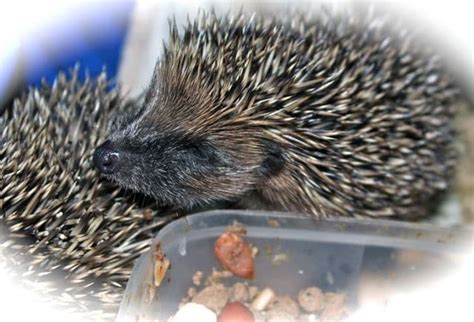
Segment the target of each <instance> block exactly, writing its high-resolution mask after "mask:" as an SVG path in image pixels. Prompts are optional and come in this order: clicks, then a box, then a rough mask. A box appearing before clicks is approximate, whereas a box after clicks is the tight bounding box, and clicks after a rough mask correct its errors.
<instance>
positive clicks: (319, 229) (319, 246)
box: [118, 210, 472, 321]
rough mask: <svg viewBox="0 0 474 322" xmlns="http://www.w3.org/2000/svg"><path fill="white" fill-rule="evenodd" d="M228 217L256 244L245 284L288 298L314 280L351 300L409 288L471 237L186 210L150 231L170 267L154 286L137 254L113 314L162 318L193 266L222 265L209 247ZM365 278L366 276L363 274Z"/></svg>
mask: <svg viewBox="0 0 474 322" xmlns="http://www.w3.org/2000/svg"><path fill="white" fill-rule="evenodd" d="M234 222H238V223H241V224H244V225H245V226H246V228H247V235H246V237H245V239H246V240H247V241H249V242H250V243H252V244H253V245H255V246H256V247H257V248H258V249H259V254H258V255H257V256H256V258H255V279H254V280H253V281H250V284H252V285H256V286H259V287H266V286H271V287H272V288H273V289H274V290H275V291H276V292H277V293H278V294H289V295H290V296H296V294H297V293H298V291H299V290H300V289H303V288H305V287H309V286H313V285H316V286H318V287H320V288H321V289H322V290H323V291H343V292H345V293H347V295H348V301H349V303H350V304H351V305H354V306H355V305H357V304H358V303H360V302H361V301H362V300H363V299H362V298H361V297H362V296H365V295H364V292H365V291H364V288H365V289H367V285H366V284H364V283H366V282H365V281H367V280H369V281H379V280H383V281H384V283H385V282H387V283H388V282H390V283H392V284H393V285H396V286H397V287H399V288H400V287H404V286H403V285H405V284H407V285H408V284H409V285H410V286H411V287H413V285H414V284H413V283H412V281H413V280H416V279H418V280H420V276H423V279H429V278H430V276H432V277H433V276H438V275H439V274H444V273H446V272H447V271H449V269H451V268H455V266H456V262H457V259H458V258H459V255H462V254H463V252H465V250H466V248H467V247H468V245H470V242H471V238H472V231H470V230H453V229H446V228H437V227H434V226H431V225H426V224H414V223H402V222H395V221H385V220H360V219H351V218H336V219H324V220H314V219H312V218H308V217H303V216H296V215H291V214H285V213H277V212H255V211H234V210H222V211H219V210H217V211H210V212H203V213H198V214H193V215H189V216H187V217H184V218H181V219H179V220H177V221H174V222H172V223H170V224H169V225H167V226H166V227H165V228H164V229H162V230H161V231H160V232H159V233H158V235H157V236H156V238H155V240H154V245H156V244H157V243H158V242H159V243H160V246H161V250H162V252H163V253H164V254H165V255H166V256H167V258H168V259H169V260H170V262H171V267H170V269H169V270H168V272H167V274H166V277H165V279H164V281H163V282H162V285H161V286H160V287H159V288H157V289H156V290H155V291H154V292H153V290H154V288H153V281H154V280H153V278H154V277H153V267H154V263H153V251H149V252H148V253H146V254H144V255H142V256H141V257H140V258H139V259H138V261H137V263H136V264H135V267H134V269H133V272H132V275H131V278H130V280H129V283H128V285H127V288H126V291H125V294H124V297H123V300H122V303H121V307H120V311H119V314H118V320H119V321H122V320H134V321H135V320H139V319H145V320H156V319H158V320H159V321H167V320H168V318H169V317H170V316H172V315H173V314H174V313H175V312H176V311H177V309H178V305H179V303H180V301H181V299H182V298H183V297H184V296H185V295H186V292H187V290H188V289H189V288H190V287H192V286H193V284H192V276H193V275H194V273H195V272H196V271H198V270H200V271H202V272H203V273H204V275H205V276H208V275H209V274H210V273H211V272H212V270H213V269H214V268H216V269H222V268H221V266H220V264H219V263H218V262H217V260H216V258H215V256H214V252H213V245H214V242H215V240H216V238H217V237H218V236H219V235H221V234H222V233H223V232H224V231H225V230H226V229H227V227H228V226H229V225H231V224H232V223H234ZM153 249H154V247H152V250H153ZM278 253H284V254H286V256H287V258H288V260H287V261H285V262H284V263H281V264H279V265H275V263H274V262H273V261H272V259H273V256H274V255H275V254H278ZM427 272H428V273H427ZM437 274H438V275H437ZM367 276H370V278H369V279H367V278H364V277H367ZM237 280H239V279H238V278H234V277H233V278H230V279H228V280H225V283H226V284H229V285H231V284H233V283H234V282H235V281H237ZM362 281H364V282H362ZM377 283H378V282H377ZM390 283H389V284H390ZM369 284H370V283H369ZM373 286H374V285H369V286H368V289H370V287H373ZM377 287H378V286H377ZM365 293H367V292H365ZM369 293H370V292H369ZM153 294H154V296H152V295H153Z"/></svg>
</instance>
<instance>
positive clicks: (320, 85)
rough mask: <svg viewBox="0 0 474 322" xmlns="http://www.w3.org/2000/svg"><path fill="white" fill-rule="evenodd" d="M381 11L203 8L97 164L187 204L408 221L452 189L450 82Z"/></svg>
mask: <svg viewBox="0 0 474 322" xmlns="http://www.w3.org/2000/svg"><path fill="white" fill-rule="evenodd" d="M393 25H394V23H392V20H391V19H390V18H388V17H387V18H385V17H381V18H380V17H374V16H372V15H371V14H370V13H363V14H356V13H346V12H336V11H331V10H329V11H328V10H321V11H319V12H317V13H313V14H311V15H306V14H299V13H295V14H291V17H290V18H280V17H277V16H276V15H263V14H259V15H255V14H254V15H252V16H250V17H249V16H248V15H246V14H245V13H239V14H236V15H232V14H231V13H229V14H226V15H222V16H221V15H219V16H218V15H216V14H215V13H213V12H212V13H206V12H203V11H201V12H200V14H199V15H198V17H197V18H196V20H194V21H189V20H188V22H187V23H186V24H185V25H184V26H183V29H184V30H178V27H177V26H176V23H175V22H173V21H171V23H170V37H169V41H168V43H167V44H166V45H165V46H164V50H163V55H162V56H161V57H160V59H159V60H158V62H157V64H156V67H155V70H154V74H153V77H152V80H151V83H150V86H149V88H148V89H147V90H146V92H145V93H144V97H145V98H144V101H143V103H141V104H139V105H138V106H137V108H136V109H135V110H134V111H133V112H128V113H125V114H123V115H117V116H116V117H115V119H114V121H113V125H112V126H111V127H110V130H109V135H108V137H107V139H106V140H105V141H104V142H103V143H102V144H101V145H100V146H98V147H97V149H96V150H95V152H94V156H93V161H94V164H95V166H96V167H97V169H98V170H99V172H100V173H102V174H103V176H104V177H105V178H107V179H108V180H110V181H113V182H115V183H117V184H119V185H120V186H122V187H123V188H126V189H128V190H131V191H135V192H140V193H143V194H145V195H147V196H149V197H152V198H153V199H154V200H158V201H159V202H160V203H163V204H167V205H173V206H176V207H179V208H183V209H189V208H192V207H195V206H203V205H212V204H214V203H215V202H222V201H225V202H229V203H231V204H233V205H236V206H237V207H243V208H249V209H255V208H258V209H271V210H284V211H290V212H297V213H305V214H309V215H311V216H314V217H315V218H323V217H329V216H352V217H362V218H367V217H371V218H390V219H401V220H416V219H418V218H422V217H425V216H427V215H428V214H429V212H430V210H429V209H430V205H431V204H433V202H434V201H436V200H437V199H439V196H440V195H441V194H442V193H443V192H444V191H445V190H446V189H447V188H448V187H449V183H450V181H449V179H450V178H451V177H452V175H453V171H454V167H455V164H456V149H455V147H454V144H453V142H454V137H455V135H454V131H453V129H452V126H451V121H452V117H453V114H454V112H455V105H456V102H457V101H458V99H459V91H458V89H457V87H456V86H455V85H454V82H453V81H452V79H451V77H450V75H449V73H448V72H447V71H445V69H444V67H443V63H442V60H441V58H440V57H439V56H438V55H436V54H435V53H434V52H433V51H432V50H430V49H429V47H427V46H425V45H424V44H423V43H422V42H420V41H419V40H418V39H417V38H416V33H415V32H412V31H411V30H408V29H407V28H406V27H404V26H403V25H397V26H396V27H393Z"/></svg>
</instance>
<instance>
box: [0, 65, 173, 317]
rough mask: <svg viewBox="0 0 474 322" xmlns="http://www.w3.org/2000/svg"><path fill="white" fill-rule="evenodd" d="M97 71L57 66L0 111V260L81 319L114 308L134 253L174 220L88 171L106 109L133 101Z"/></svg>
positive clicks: (127, 105)
mask: <svg viewBox="0 0 474 322" xmlns="http://www.w3.org/2000/svg"><path fill="white" fill-rule="evenodd" d="M111 85H112V84H111V82H110V81H109V80H108V79H107V76H106V74H105V72H104V73H102V74H101V75H99V76H98V77H96V78H90V77H88V78H86V79H85V80H84V81H80V80H79V70H78V68H76V69H74V70H73V71H72V72H71V73H70V76H69V77H68V76H66V74H65V73H60V74H59V75H58V76H57V78H56V80H55V82H54V84H53V85H52V86H50V85H48V84H47V83H43V84H42V85H41V86H40V87H39V88H31V89H30V90H29V91H27V92H26V93H25V94H24V95H23V96H22V97H20V98H19V99H17V100H16V101H15V103H14V105H13V106H10V107H9V108H8V109H6V111H5V112H4V114H3V115H0V126H1V130H0V161H1V162H0V164H1V168H0V169H1V170H0V181H1V182H2V184H1V186H0V265H1V266H3V268H5V269H6V270H7V271H8V272H9V274H11V275H12V277H13V278H16V279H17V282H18V284H19V285H24V286H26V287H28V289H31V290H34V291H36V292H39V293H40V294H43V295H44V298H45V299H49V300H50V301H51V302H52V303H55V304H56V305H57V306H58V307H60V308H63V309H66V310H67V311H68V312H70V313H71V314H74V315H76V316H78V317H80V318H81V319H85V320H96V321H99V320H111V319H113V318H114V316H115V315H116V313H117V310H118V307H119V304H120V301H121V299H122V294H123V290H124V288H125V285H126V283H127V281H128V278H129V276H130V274H131V270H132V267H133V263H134V260H135V259H136V258H137V257H138V256H140V254H142V253H144V252H145V251H146V250H147V249H148V248H149V247H150V244H151V240H152V238H153V237H154V235H155V234H156V232H157V231H158V229H159V228H160V227H161V226H163V225H164V224H166V223H167V222H169V221H171V220H172V219H173V218H175V217H176V214H175V212H174V210H172V209H166V208H163V207H162V206H161V205H159V204H157V203H156V202H155V201H153V200H149V199H147V198H144V197H143V196H140V195H131V194H129V193H124V192H123V190H121V189H120V188H119V187H117V186H113V185H110V184H108V183H107V182H104V180H102V179H100V178H97V176H96V171H95V170H94V168H93V165H92V160H91V159H92V153H93V151H94V148H95V146H96V145H97V144H98V142H99V140H102V139H103V137H104V134H105V133H104V129H106V128H107V123H108V119H109V117H110V115H111V113H112V111H119V110H120V111H121V110H126V109H128V108H131V107H132V106H133V105H134V104H135V103H134V102H133V101H131V100H128V99H125V98H124V97H122V96H120V95H119V89H118V88H115V87H113V88H110V87H111Z"/></svg>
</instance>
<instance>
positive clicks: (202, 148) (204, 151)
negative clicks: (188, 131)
mask: <svg viewBox="0 0 474 322" xmlns="http://www.w3.org/2000/svg"><path fill="white" fill-rule="evenodd" d="M186 150H187V151H188V153H189V155H191V156H192V159H193V161H194V162H196V161H197V162H198V163H201V164H205V165H212V166H217V165H219V164H220V163H222V162H221V161H222V160H221V158H220V157H219V153H218V152H217V151H216V149H215V148H214V147H212V146H211V145H210V144H207V143H204V142H195V143H191V144H188V145H186Z"/></svg>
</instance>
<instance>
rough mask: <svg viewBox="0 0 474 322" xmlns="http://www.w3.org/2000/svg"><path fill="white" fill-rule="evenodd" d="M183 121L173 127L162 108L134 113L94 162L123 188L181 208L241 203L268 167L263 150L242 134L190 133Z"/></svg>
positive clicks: (120, 125)
mask: <svg viewBox="0 0 474 322" xmlns="http://www.w3.org/2000/svg"><path fill="white" fill-rule="evenodd" d="M182 122H183V121H181V120H179V119H178V118H176V119H175V123H176V124H174V126H170V125H169V123H168V122H164V117H158V116H157V115H156V107H148V108H143V109H142V110H141V111H140V112H139V113H137V115H135V116H133V115H131V114H128V115H127V116H126V117H124V118H122V121H121V122H118V123H119V124H118V125H117V124H115V125H114V128H113V130H112V133H111V135H110V137H109V139H108V140H107V141H106V142H105V143H103V144H102V145H101V146H99V147H98V148H97V149H96V151H95V153H94V157H93V161H94V164H95V166H96V167H97V169H98V170H99V171H100V172H101V173H102V174H104V175H105V176H106V177H107V178H108V179H110V180H112V181H115V182H117V183H118V184H119V185H121V186H123V187H125V188H128V189H131V190H134V191H137V192H140V193H143V194H145V195H149V196H151V197H153V198H155V199H156V200H158V201H160V202H163V203H165V204H170V205H175V206H179V207H192V206H195V205H199V204H206V203H210V202H213V201H219V200H232V199H236V198H238V197H239V196H240V195H242V194H243V193H245V192H246V191H248V190H251V189H252V188H253V187H254V186H255V184H256V183H257V182H258V181H259V180H260V178H261V172H262V171H261V169H263V168H262V167H268V162H263V161H264V160H263V159H264V157H263V155H262V153H261V152H262V151H263V150H262V148H261V146H259V145H258V144H254V145H253V144H251V141H252V140H251V139H249V138H248V137H242V138H239V136H238V135H236V136H234V137H233V138H229V136H228V134H225V137H221V136H219V135H218V134H216V133H214V134H210V133H207V135H206V134H196V133H192V134H189V133H187V132H186V131H185V128H186V124H183V123H182ZM120 123H122V124H120ZM249 147H253V149H251V150H252V151H248V153H244V154H242V153H240V152H241V151H242V150H244V149H248V148H249Z"/></svg>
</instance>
